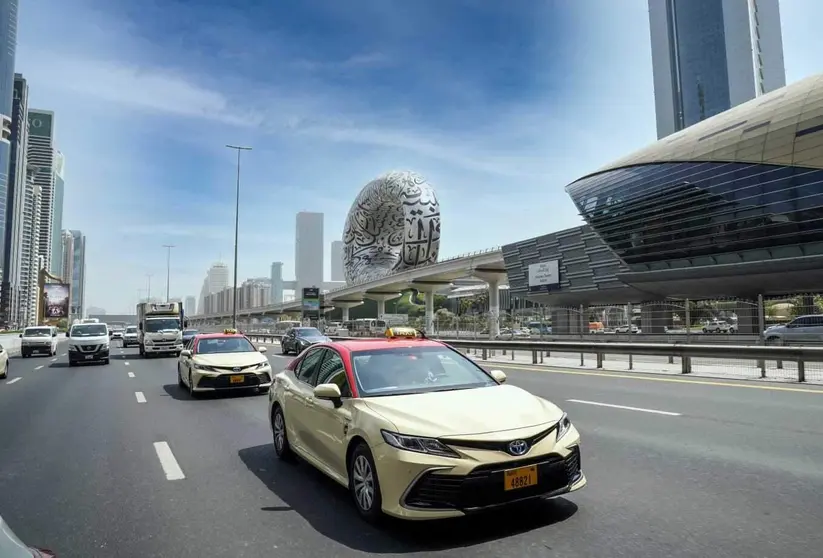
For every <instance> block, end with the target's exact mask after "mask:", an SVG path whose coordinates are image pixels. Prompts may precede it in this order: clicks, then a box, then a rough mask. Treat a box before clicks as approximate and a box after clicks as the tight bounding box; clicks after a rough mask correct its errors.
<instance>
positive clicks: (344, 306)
mask: <svg viewBox="0 0 823 558" xmlns="http://www.w3.org/2000/svg"><path fill="white" fill-rule="evenodd" d="M331 304H333V305H334V306H335V307H337V308H340V309H341V310H342V311H343V321H344V322H348V321H349V309H350V308H354V307H355V306H360V305H361V304H363V301H362V300H332V301H331Z"/></svg>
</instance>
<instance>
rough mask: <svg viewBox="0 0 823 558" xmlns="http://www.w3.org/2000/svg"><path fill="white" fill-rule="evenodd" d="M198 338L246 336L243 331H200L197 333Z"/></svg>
mask: <svg viewBox="0 0 823 558" xmlns="http://www.w3.org/2000/svg"><path fill="white" fill-rule="evenodd" d="M195 337H197V338H198V339H222V338H228V337H246V336H245V335H243V334H242V333H223V332H222V331H221V332H220V333H198V334H197V335H195Z"/></svg>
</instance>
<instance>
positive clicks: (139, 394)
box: [134, 391, 146, 403]
mask: <svg viewBox="0 0 823 558" xmlns="http://www.w3.org/2000/svg"><path fill="white" fill-rule="evenodd" d="M134 396H135V397H136V398H137V402H138V403H145V402H146V396H145V395H143V392H142V391H135V392H134Z"/></svg>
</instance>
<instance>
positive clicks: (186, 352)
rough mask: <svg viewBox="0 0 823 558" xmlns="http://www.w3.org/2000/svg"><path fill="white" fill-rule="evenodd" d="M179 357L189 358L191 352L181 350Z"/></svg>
mask: <svg viewBox="0 0 823 558" xmlns="http://www.w3.org/2000/svg"><path fill="white" fill-rule="evenodd" d="M180 356H182V357H186V358H189V357H191V351H190V350H188V349H183V350H182V351H180Z"/></svg>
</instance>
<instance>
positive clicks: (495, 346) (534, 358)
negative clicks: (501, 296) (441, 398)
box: [246, 332, 823, 382]
mask: <svg viewBox="0 0 823 558" xmlns="http://www.w3.org/2000/svg"><path fill="white" fill-rule="evenodd" d="M246 335H247V336H248V337H249V338H251V339H252V340H253V341H256V342H259V343H268V342H271V343H275V342H277V343H279V340H280V335H273V334H269V333H264V334H256V333H249V332H247V333H246ZM332 339H335V340H338V339H353V338H351V337H334V336H333V337H332ZM439 340H440V341H444V342H446V343H448V344H449V345H451V346H452V347H455V348H456V349H460V350H463V351H466V352H468V351H473V352H475V353H476V354H477V355H478V357H479V358H480V359H481V360H488V359H489V358H493V357H497V355H498V354H500V355H504V356H505V355H506V354H507V352H508V353H510V354H511V359H512V360H514V358H515V353H520V354H521V355H522V354H529V355H531V362H532V364H541V363H543V359H544V357H547V356H550V355H551V354H552V353H566V354H568V353H574V354H579V355H580V365H581V366H583V365H584V356H585V355H595V356H596V359H597V361H596V366H597V368H603V361H604V359H605V358H606V356H607V355H627V356H628V357H629V369H632V357H633V356H650V357H666V358H668V362H669V363H673V362H674V359H675V358H678V359H679V360H680V372H681V373H682V374H690V373H691V372H692V359H695V358H710V359H716V360H719V361H742V360H750V361H757V366H758V368H759V369H760V377H761V378H765V377H766V370H767V367H766V363H767V361H776V362H777V363H778V368H781V369H782V368H783V362H793V363H796V367H797V372H796V373H797V375H796V378H795V380H796V381H798V382H805V381H806V364H807V363H809V362H823V347H819V346H814V347H809V346H789V347H781V346H764V345H728V344H717V345H714V344H694V343H625V342H605V343H604V342H599V341H586V342H582V341H534V340H522V341H520V340H497V341H491V340H482V339H439Z"/></svg>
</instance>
